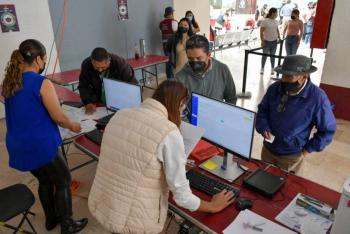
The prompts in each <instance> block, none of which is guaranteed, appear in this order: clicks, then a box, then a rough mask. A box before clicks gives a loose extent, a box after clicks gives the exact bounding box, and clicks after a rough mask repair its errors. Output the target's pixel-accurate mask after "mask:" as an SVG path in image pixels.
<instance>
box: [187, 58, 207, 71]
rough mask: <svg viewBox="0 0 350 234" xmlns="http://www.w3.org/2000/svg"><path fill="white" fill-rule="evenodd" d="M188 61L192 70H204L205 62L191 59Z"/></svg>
mask: <svg viewBox="0 0 350 234" xmlns="http://www.w3.org/2000/svg"><path fill="white" fill-rule="evenodd" d="M188 63H189V64H190V66H191V68H192V70H193V71H194V72H195V73H197V74H201V73H203V72H204V69H205V62H203V61H189V62H188Z"/></svg>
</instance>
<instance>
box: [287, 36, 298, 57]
mask: <svg viewBox="0 0 350 234" xmlns="http://www.w3.org/2000/svg"><path fill="white" fill-rule="evenodd" d="M298 41H299V36H298V35H289V36H287V37H286V42H285V43H286V52H287V55H292V54H296V53H297V50H298V47H299V43H298Z"/></svg>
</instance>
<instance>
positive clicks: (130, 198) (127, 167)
mask: <svg viewBox="0 0 350 234" xmlns="http://www.w3.org/2000/svg"><path fill="white" fill-rule="evenodd" d="M174 129H176V125H175V124H173V123H172V122H170V121H169V120H168V114H167V110H166V108H165V107H164V106H163V105H162V104H161V103H159V102H158V101H156V100H154V99H151V98H150V99H147V100H146V101H144V102H143V103H142V105H141V107H140V108H134V109H126V110H121V111H119V112H117V113H116V114H115V116H114V117H113V118H112V119H111V121H110V122H109V124H108V125H107V127H106V130H105V132H104V135H103V140H102V145H101V154H100V157H99V162H98V166H97V171H96V176H95V179H94V182H93V185H92V188H91V191H90V195H89V201H88V205H89V209H90V211H91V213H92V215H93V216H94V217H95V218H96V219H97V220H98V222H99V223H101V224H102V226H103V227H105V228H106V229H107V230H109V231H111V232H116V233H159V232H161V231H162V229H163V227H164V224H165V221H166V216H167V210H168V192H169V189H168V185H167V183H166V179H165V174H164V170H163V166H162V163H161V162H160V161H159V160H158V159H157V150H158V145H159V144H160V143H161V142H162V141H163V139H164V138H165V136H166V135H168V134H169V133H170V132H171V131H172V130H174Z"/></svg>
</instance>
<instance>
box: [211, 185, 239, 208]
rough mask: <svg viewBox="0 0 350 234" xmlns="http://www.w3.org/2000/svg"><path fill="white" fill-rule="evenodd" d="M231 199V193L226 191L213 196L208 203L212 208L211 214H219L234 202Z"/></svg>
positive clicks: (232, 195)
mask: <svg viewBox="0 0 350 234" xmlns="http://www.w3.org/2000/svg"><path fill="white" fill-rule="evenodd" d="M233 197H234V194H233V192H231V191H227V190H226V189H224V190H222V191H221V192H220V193H218V194H215V195H214V196H213V197H212V199H211V201H210V203H211V204H212V207H213V213H216V212H219V211H221V210H223V209H225V208H226V207H227V206H229V205H230V204H231V203H232V202H233V201H234V199H233Z"/></svg>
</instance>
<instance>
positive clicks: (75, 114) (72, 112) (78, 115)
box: [62, 105, 109, 122]
mask: <svg viewBox="0 0 350 234" xmlns="http://www.w3.org/2000/svg"><path fill="white" fill-rule="evenodd" d="M62 109H63V111H64V113H65V114H66V115H67V116H68V118H69V119H70V120H72V121H75V122H81V121H82V120H87V119H91V120H97V119H100V118H102V117H104V116H106V115H108V114H109V113H108V112H107V109H106V107H97V108H96V112H95V113H93V114H91V115H87V114H85V108H84V107H81V108H75V107H72V106H67V105H62Z"/></svg>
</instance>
